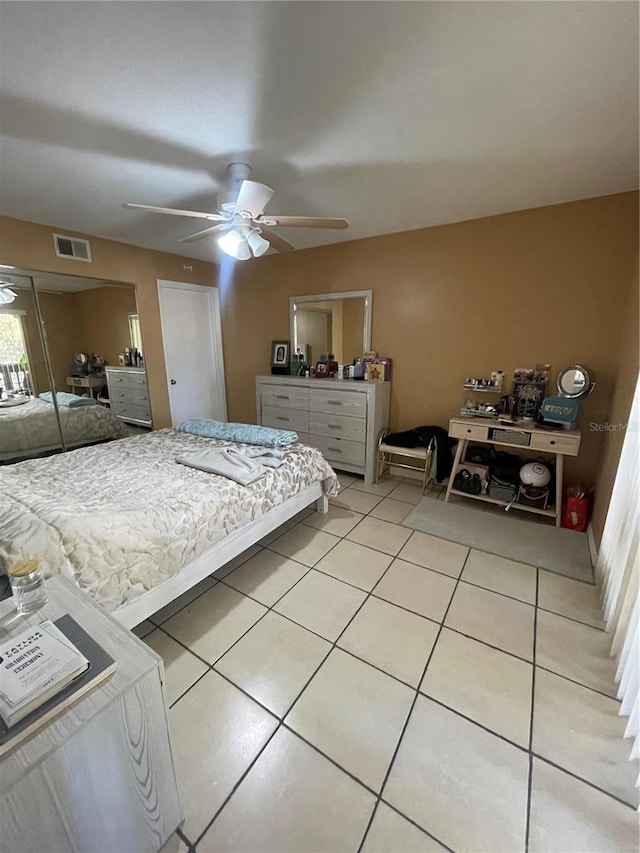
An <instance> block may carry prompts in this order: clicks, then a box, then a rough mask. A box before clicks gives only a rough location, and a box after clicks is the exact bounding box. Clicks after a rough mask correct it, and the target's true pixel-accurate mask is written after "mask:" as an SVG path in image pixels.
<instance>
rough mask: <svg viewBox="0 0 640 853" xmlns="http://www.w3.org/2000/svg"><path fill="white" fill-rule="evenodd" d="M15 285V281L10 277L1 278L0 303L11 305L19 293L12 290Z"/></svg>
mask: <svg viewBox="0 0 640 853" xmlns="http://www.w3.org/2000/svg"><path fill="white" fill-rule="evenodd" d="M13 285H14V282H13V281H12V279H10V278H7V279H0V305H9V303H10V302H13V301H14V299H15V298H16V295H17V294H15V293H14V292H13V290H10V288H11V287H13Z"/></svg>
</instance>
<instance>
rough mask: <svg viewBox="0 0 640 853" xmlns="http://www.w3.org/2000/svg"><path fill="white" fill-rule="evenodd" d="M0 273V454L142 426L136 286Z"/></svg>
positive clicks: (30, 453)
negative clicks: (0, 274)
mask: <svg viewBox="0 0 640 853" xmlns="http://www.w3.org/2000/svg"><path fill="white" fill-rule="evenodd" d="M0 272H2V273H3V274H2V276H1V280H2V281H1V283H0V387H1V391H0V462H2V463H5V464H6V463H8V462H16V461H20V460H22V459H26V458H30V457H34V456H42V455H47V454H50V453H54V452H60V451H64V450H72V449H74V448H77V447H81V446H85V445H88V444H96V443H99V442H103V441H110V440H113V439H117V438H123V437H125V436H127V435H130V434H131V433H132V432H135V431H136V429H142V428H148V427H150V426H151V411H150V405H149V397H148V392H147V385H146V371H145V368H144V351H143V346H142V336H141V331H140V322H139V316H138V309H137V303H136V291H135V286H134V285H132V284H125V283H122V284H121V283H116V282H109V281H99V280H96V279H87V278H82V277H79V276H66V275H58V274H54V273H44V272H33V271H25V270H16V269H9V270H7V268H2V269H0ZM5 273H6V274H5ZM134 380H135V381H134ZM52 392H55V393H52ZM132 395H133V397H132ZM134 398H135V399H134Z"/></svg>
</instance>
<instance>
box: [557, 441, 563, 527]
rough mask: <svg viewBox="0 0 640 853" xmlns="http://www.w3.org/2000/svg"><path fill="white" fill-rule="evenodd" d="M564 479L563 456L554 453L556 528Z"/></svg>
mask: <svg viewBox="0 0 640 853" xmlns="http://www.w3.org/2000/svg"><path fill="white" fill-rule="evenodd" d="M563 477H564V456H563V455H562V454H561V453H556V527H560V523H561V521H562V480H563Z"/></svg>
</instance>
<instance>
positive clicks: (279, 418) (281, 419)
mask: <svg viewBox="0 0 640 853" xmlns="http://www.w3.org/2000/svg"><path fill="white" fill-rule="evenodd" d="M276 420H277V421H286V422H287V423H289V418H282V417H280V416H278V417H277V418H276Z"/></svg>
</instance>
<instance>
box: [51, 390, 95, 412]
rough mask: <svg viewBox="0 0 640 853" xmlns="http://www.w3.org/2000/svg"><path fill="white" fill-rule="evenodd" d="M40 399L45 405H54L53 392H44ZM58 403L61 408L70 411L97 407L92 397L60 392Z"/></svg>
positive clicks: (57, 398)
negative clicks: (84, 407) (83, 407)
mask: <svg viewBox="0 0 640 853" xmlns="http://www.w3.org/2000/svg"><path fill="white" fill-rule="evenodd" d="M40 399H41V400H44V401H45V403H53V394H52V393H51V391H43V393H42V394H40ZM56 401H57V403H58V405H59V406H66V407H67V408H68V409H77V408H78V407H79V406H96V405H97V403H96V401H95V400H94V399H93V398H92V397H80V396H79V395H78V394H69V393H67V392H66V391H58V392H57V394H56Z"/></svg>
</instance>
